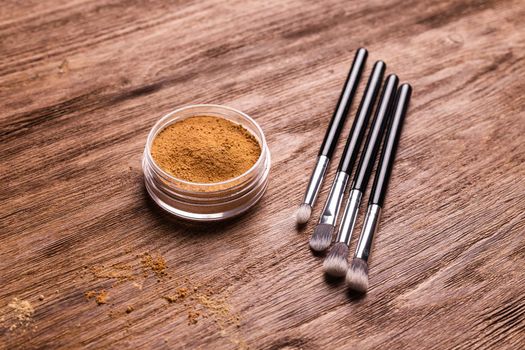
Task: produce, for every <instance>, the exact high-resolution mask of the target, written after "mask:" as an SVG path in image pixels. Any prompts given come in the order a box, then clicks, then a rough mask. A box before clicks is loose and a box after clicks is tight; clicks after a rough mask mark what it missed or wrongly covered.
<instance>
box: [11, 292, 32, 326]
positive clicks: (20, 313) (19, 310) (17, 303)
mask: <svg viewBox="0 0 525 350" xmlns="http://www.w3.org/2000/svg"><path fill="white" fill-rule="evenodd" d="M7 307H9V308H10V309H11V312H12V313H13V316H14V322H13V323H12V324H11V325H10V326H9V330H10V331H12V330H15V329H16V328H18V327H25V326H27V325H28V324H29V323H31V321H32V319H33V314H34V313H35V309H34V308H33V306H32V305H31V303H30V302H29V301H27V300H22V299H18V298H13V300H11V302H10V303H9V304H8V305H7Z"/></svg>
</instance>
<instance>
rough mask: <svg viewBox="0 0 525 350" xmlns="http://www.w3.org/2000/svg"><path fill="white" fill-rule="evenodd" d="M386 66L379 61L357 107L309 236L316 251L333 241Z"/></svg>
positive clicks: (326, 246)
mask: <svg viewBox="0 0 525 350" xmlns="http://www.w3.org/2000/svg"><path fill="white" fill-rule="evenodd" d="M385 69H386V64H385V63H384V62H383V61H377V62H376V63H375V64H374V68H373V69H372V73H371V74H370V78H369V79H368V83H367V85H366V89H365V92H364V94H363V98H362V99H361V103H360V104H359V108H358V109H357V114H356V116H355V119H354V122H353V124H352V129H351V130H350V134H349V135H348V139H347V141H346V145H345V149H344V151H343V155H342V156H341V160H340V162H339V167H338V168H337V173H336V175H335V180H334V182H333V184H332V188H331V189H330V193H329V194H328V198H327V200H326V203H325V205H324V208H323V212H322V214H321V217H320V218H319V223H318V224H317V226H316V228H315V230H314V233H313V235H312V237H311V238H310V248H312V250H314V251H318V252H320V251H324V250H326V249H327V248H328V247H329V246H330V243H331V242H332V233H333V232H334V226H335V224H336V222H337V216H338V214H339V209H340V207H341V201H342V199H343V195H344V193H345V191H346V187H347V184H348V179H349V177H350V176H349V174H350V172H351V171H352V169H353V167H354V164H355V161H356V159H357V154H358V152H359V148H360V147H361V143H362V141H363V138H364V135H365V131H366V127H367V126H368V121H369V119H370V116H371V115H372V111H373V109H374V104H375V102H376V100H377V96H378V95H379V88H380V87H381V81H383V75H384V74H385Z"/></svg>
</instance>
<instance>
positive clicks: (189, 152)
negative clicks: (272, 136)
mask: <svg viewBox="0 0 525 350" xmlns="http://www.w3.org/2000/svg"><path fill="white" fill-rule="evenodd" d="M260 154H261V146H260V145H259V142H258V141H257V139H256V138H255V137H254V136H253V135H252V134H251V133H250V132H249V131H248V130H246V129H245V128H244V127H242V126H241V125H239V124H235V123H233V122H231V121H229V120H227V119H224V118H218V117H212V116H195V117H190V118H187V119H184V120H182V121H179V122H176V123H174V124H171V125H169V126H167V127H166V128H164V129H163V130H162V131H161V132H160V133H159V134H158V135H157V136H156V137H155V139H154V140H153V144H152V147H151V155H152V157H153V159H154V160H155V162H156V163H157V164H158V165H159V166H160V167H161V168H162V169H163V170H165V171H166V172H168V173H170V174H172V175H173V176H175V177H176V178H179V179H182V180H186V181H190V182H196V183H215V182H221V181H225V180H229V179H232V178H235V177H237V176H239V175H241V174H243V173H245V172H246V171H247V170H249V169H250V168H251V167H252V166H253V165H254V164H255V163H256V162H257V159H258V158H259V156H260Z"/></svg>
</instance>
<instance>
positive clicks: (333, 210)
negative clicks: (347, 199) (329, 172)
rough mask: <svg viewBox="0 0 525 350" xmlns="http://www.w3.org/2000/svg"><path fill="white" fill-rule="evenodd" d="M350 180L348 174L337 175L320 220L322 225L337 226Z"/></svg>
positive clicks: (339, 173)
mask: <svg viewBox="0 0 525 350" xmlns="http://www.w3.org/2000/svg"><path fill="white" fill-rule="evenodd" d="M348 178H349V176H348V174H347V173H345V172H342V171H340V172H338V173H337V174H336V175H335V180H334V183H333V184H332V188H331V189H330V193H329V194H328V198H327V200H326V203H325V205H324V209H323V212H322V214H321V217H320V218H319V223H320V224H328V225H332V226H335V223H336V222H337V215H338V214H339V208H341V201H342V200H343V196H344V194H345V189H346V185H347V184H348Z"/></svg>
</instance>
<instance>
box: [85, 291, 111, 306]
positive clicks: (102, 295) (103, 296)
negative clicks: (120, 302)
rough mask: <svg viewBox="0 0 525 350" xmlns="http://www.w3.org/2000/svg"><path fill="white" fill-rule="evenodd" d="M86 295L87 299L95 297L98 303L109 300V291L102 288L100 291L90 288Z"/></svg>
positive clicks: (105, 302) (104, 302)
mask: <svg viewBox="0 0 525 350" xmlns="http://www.w3.org/2000/svg"><path fill="white" fill-rule="evenodd" d="M84 296H85V297H86V299H87V300H90V299H93V298H95V302H96V303H97V305H102V304H107V302H108V292H106V291H105V290H101V291H100V292H97V291H94V290H90V291H87V292H86V293H84Z"/></svg>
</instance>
